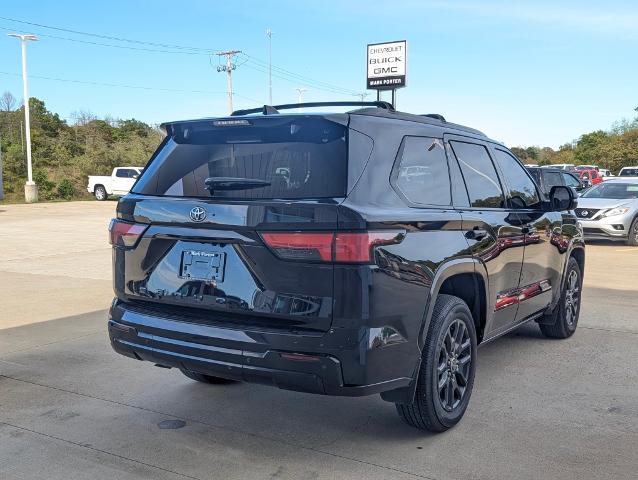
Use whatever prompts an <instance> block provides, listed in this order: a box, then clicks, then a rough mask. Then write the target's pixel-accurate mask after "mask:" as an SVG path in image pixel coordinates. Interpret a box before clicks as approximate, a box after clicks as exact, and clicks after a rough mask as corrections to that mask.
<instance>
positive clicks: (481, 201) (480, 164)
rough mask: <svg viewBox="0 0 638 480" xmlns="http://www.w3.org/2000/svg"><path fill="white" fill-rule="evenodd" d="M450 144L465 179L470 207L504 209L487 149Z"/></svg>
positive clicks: (496, 176)
mask: <svg viewBox="0 0 638 480" xmlns="http://www.w3.org/2000/svg"><path fill="white" fill-rule="evenodd" d="M450 144H451V145H452V150H454V154H455V156H456V158H457V160H458V161H459V166H460V167H461V172H462V173H463V178H464V179H465V184H466V186H467V193H468V195H469V197H470V205H471V206H472V207H478V208H504V207H505V202H504V199H503V190H502V188H501V184H500V182H499V180H498V175H497V174H496V169H495V168H494V164H493V163H492V160H491V159H490V155H489V153H488V152H487V149H486V148H485V147H484V146H482V145H476V144H473V143H465V142H450Z"/></svg>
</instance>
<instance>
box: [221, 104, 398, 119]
mask: <svg viewBox="0 0 638 480" xmlns="http://www.w3.org/2000/svg"><path fill="white" fill-rule="evenodd" d="M313 107H376V108H383V109H385V110H388V111H390V112H394V107H393V106H392V104H391V103H388V102H309V103H286V104H283V105H274V106H271V105H264V106H263V107H259V108H249V109H246V110H235V111H234V112H233V113H231V114H230V116H231V117H237V116H240V115H248V114H251V113H262V114H264V115H273V114H277V113H279V110H290V109H293V108H313Z"/></svg>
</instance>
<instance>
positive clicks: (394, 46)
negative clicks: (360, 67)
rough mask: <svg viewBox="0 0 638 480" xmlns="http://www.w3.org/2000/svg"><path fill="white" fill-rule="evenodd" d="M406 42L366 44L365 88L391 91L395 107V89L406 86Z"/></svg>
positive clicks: (378, 94)
mask: <svg viewBox="0 0 638 480" xmlns="http://www.w3.org/2000/svg"><path fill="white" fill-rule="evenodd" d="M407 48H408V42H407V41H406V40H399V41H396V42H385V43H372V44H368V57H367V59H368V68H367V88H368V89H370V90H376V91H377V100H379V98H380V91H381V90H392V105H393V106H394V105H395V100H396V89H397V88H403V87H405V86H406V77H407V75H406V73H407V54H408V50H407Z"/></svg>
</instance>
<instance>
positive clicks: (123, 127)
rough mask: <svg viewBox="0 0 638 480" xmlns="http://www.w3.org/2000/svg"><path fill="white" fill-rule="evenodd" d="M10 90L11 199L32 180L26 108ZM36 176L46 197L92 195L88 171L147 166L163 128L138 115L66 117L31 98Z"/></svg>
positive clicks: (7, 185) (3, 110) (4, 99)
mask: <svg viewBox="0 0 638 480" xmlns="http://www.w3.org/2000/svg"><path fill="white" fill-rule="evenodd" d="M16 107H17V101H16V100H15V98H14V97H13V95H11V94H10V93H9V92H5V93H4V94H3V95H2V96H0V147H1V148H2V160H3V162H2V163H3V173H4V191H5V199H6V200H8V201H15V200H20V199H22V198H23V197H24V183H25V181H26V179H27V161H26V145H25V140H24V108H23V107H22V106H20V107H19V108H16ZM29 108H30V115H31V122H30V123H31V153H32V163H33V179H34V181H35V182H36V184H37V185H38V193H39V197H40V199H41V200H56V199H64V200H70V199H80V198H89V197H90V194H89V193H88V192H87V191H86V184H87V176H88V175H110V174H111V171H112V170H113V168H114V167H121V166H127V165H134V166H144V165H146V162H147V161H148V159H149V158H150V156H151V154H152V153H153V152H154V151H155V149H156V148H157V146H158V145H159V143H160V142H161V140H162V137H163V134H162V132H161V131H160V130H159V129H157V128H155V127H153V126H151V125H148V124H146V123H144V122H140V121H138V120H135V119H129V120H120V119H113V118H104V119H98V118H97V117H96V116H95V115H93V114H92V113H90V112H87V111H79V112H74V114H72V118H73V120H72V121H71V122H67V121H66V120H64V119H62V118H60V116H59V115H58V114H57V113H53V112H51V111H49V110H48V109H47V108H46V105H45V104H44V102H43V101H42V100H39V99H37V98H30V99H29Z"/></svg>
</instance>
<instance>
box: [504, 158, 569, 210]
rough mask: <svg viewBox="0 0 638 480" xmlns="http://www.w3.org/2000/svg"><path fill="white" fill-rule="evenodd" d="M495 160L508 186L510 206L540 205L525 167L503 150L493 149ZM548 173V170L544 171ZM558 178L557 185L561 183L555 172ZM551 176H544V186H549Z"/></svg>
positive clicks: (529, 206)
mask: <svg viewBox="0 0 638 480" xmlns="http://www.w3.org/2000/svg"><path fill="white" fill-rule="evenodd" d="M495 152H496V153H495V155H496V161H497V162H498V164H499V166H500V167H501V171H502V172H503V177H504V180H505V183H507V186H508V187H509V191H510V192H509V197H508V201H509V203H510V205H511V207H512V208H537V207H539V206H540V201H541V200H540V197H539V196H538V191H537V190H536V185H534V182H533V181H532V179H531V178H530V177H529V175H528V174H527V171H525V167H523V165H521V163H520V162H519V161H518V160H517V159H516V158H515V157H514V156H512V155H510V154H509V153H507V152H506V151H504V150H501V149H498V148H497V149H496V150H495ZM546 173H548V172H546ZM549 173H552V172H549ZM554 175H556V176H557V177H558V178H554V179H553V180H554V181H556V180H558V185H562V184H563V183H562V180H561V178H560V175H558V174H557V173H555V174H554ZM551 181H552V179H551V177H549V176H547V175H546V177H545V188H551V187H552V186H553V185H552V183H550V182H551Z"/></svg>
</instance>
